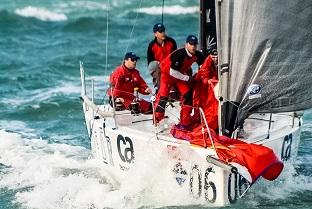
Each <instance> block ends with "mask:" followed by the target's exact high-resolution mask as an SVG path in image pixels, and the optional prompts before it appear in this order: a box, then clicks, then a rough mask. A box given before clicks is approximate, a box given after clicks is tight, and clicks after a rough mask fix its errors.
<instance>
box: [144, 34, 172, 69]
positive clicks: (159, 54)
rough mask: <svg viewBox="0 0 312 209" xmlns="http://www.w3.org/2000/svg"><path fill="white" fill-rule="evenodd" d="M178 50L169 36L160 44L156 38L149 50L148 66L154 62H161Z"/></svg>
mask: <svg viewBox="0 0 312 209" xmlns="http://www.w3.org/2000/svg"><path fill="white" fill-rule="evenodd" d="M176 49H177V44H176V42H175V40H174V39H173V38H171V37H168V36H167V38H166V39H165V40H164V43H163V44H159V43H158V42H157V40H156V37H155V39H154V40H153V41H151V42H150V44H149V46H148V49H147V64H149V63H150V62H151V61H154V60H156V61H158V62H161V61H162V60H163V59H164V58H165V57H166V56H168V55H169V54H170V53H172V52H173V51H174V50H176Z"/></svg>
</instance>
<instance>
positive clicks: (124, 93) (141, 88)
mask: <svg viewBox="0 0 312 209" xmlns="http://www.w3.org/2000/svg"><path fill="white" fill-rule="evenodd" d="M139 59H140V57H138V56H137V55H136V54H135V53H134V52H127V53H126V54H125V57H124V60H123V64H122V65H120V66H118V67H117V68H116V69H115V70H114V71H113V73H112V74H111V76H110V85H111V88H110V89H108V92H107V93H108V95H109V96H110V104H111V105H112V97H113V98H114V102H115V104H116V102H117V106H118V109H119V110H122V109H124V108H125V109H131V103H133V101H134V100H135V101H138V102H139V107H140V110H141V112H143V113H148V112H151V107H152V105H151V103H150V102H148V101H146V100H143V99H138V98H136V97H137V96H136V95H135V94H134V93H136V92H134V91H137V93H141V94H144V95H148V94H150V93H151V89H150V88H149V87H148V86H147V84H146V82H145V81H144V79H143V78H142V77H141V75H140V73H139V71H138V70H137V69H136V64H137V61H138V60H139ZM120 103H122V105H121V104H120ZM121 106H123V108H122V107H121Z"/></svg>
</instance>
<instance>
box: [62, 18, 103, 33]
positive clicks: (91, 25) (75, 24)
mask: <svg viewBox="0 0 312 209" xmlns="http://www.w3.org/2000/svg"><path fill="white" fill-rule="evenodd" d="M105 27H106V21H104V19H103V18H95V17H79V18H78V19H76V20H74V21H72V22H69V23H68V24H66V25H65V26H64V30H65V31H83V32H86V31H101V30H104V29H105Z"/></svg>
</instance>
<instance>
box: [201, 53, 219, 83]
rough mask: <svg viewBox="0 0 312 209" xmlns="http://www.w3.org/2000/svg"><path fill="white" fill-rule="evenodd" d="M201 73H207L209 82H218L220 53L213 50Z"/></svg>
mask: <svg viewBox="0 0 312 209" xmlns="http://www.w3.org/2000/svg"><path fill="white" fill-rule="evenodd" d="M200 71H205V72H207V77H206V78H207V79H208V80H207V82H209V83H211V82H213V83H216V82H218V51H217V50H216V49H213V50H212V51H211V52H210V54H209V55H208V57H207V58H206V59H205V61H204V63H203V64H202V66H201V68H200Z"/></svg>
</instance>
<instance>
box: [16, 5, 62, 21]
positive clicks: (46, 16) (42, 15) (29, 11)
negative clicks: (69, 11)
mask: <svg viewBox="0 0 312 209" xmlns="http://www.w3.org/2000/svg"><path fill="white" fill-rule="evenodd" d="M14 13H15V14H17V15H20V16H23V17H34V18H37V19H39V20H42V21H65V20H67V16H66V15H65V14H62V13H55V12H51V11H49V10H47V9H45V8H39V7H32V6H27V7H25V8H22V9H16V10H15V11H14Z"/></svg>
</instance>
